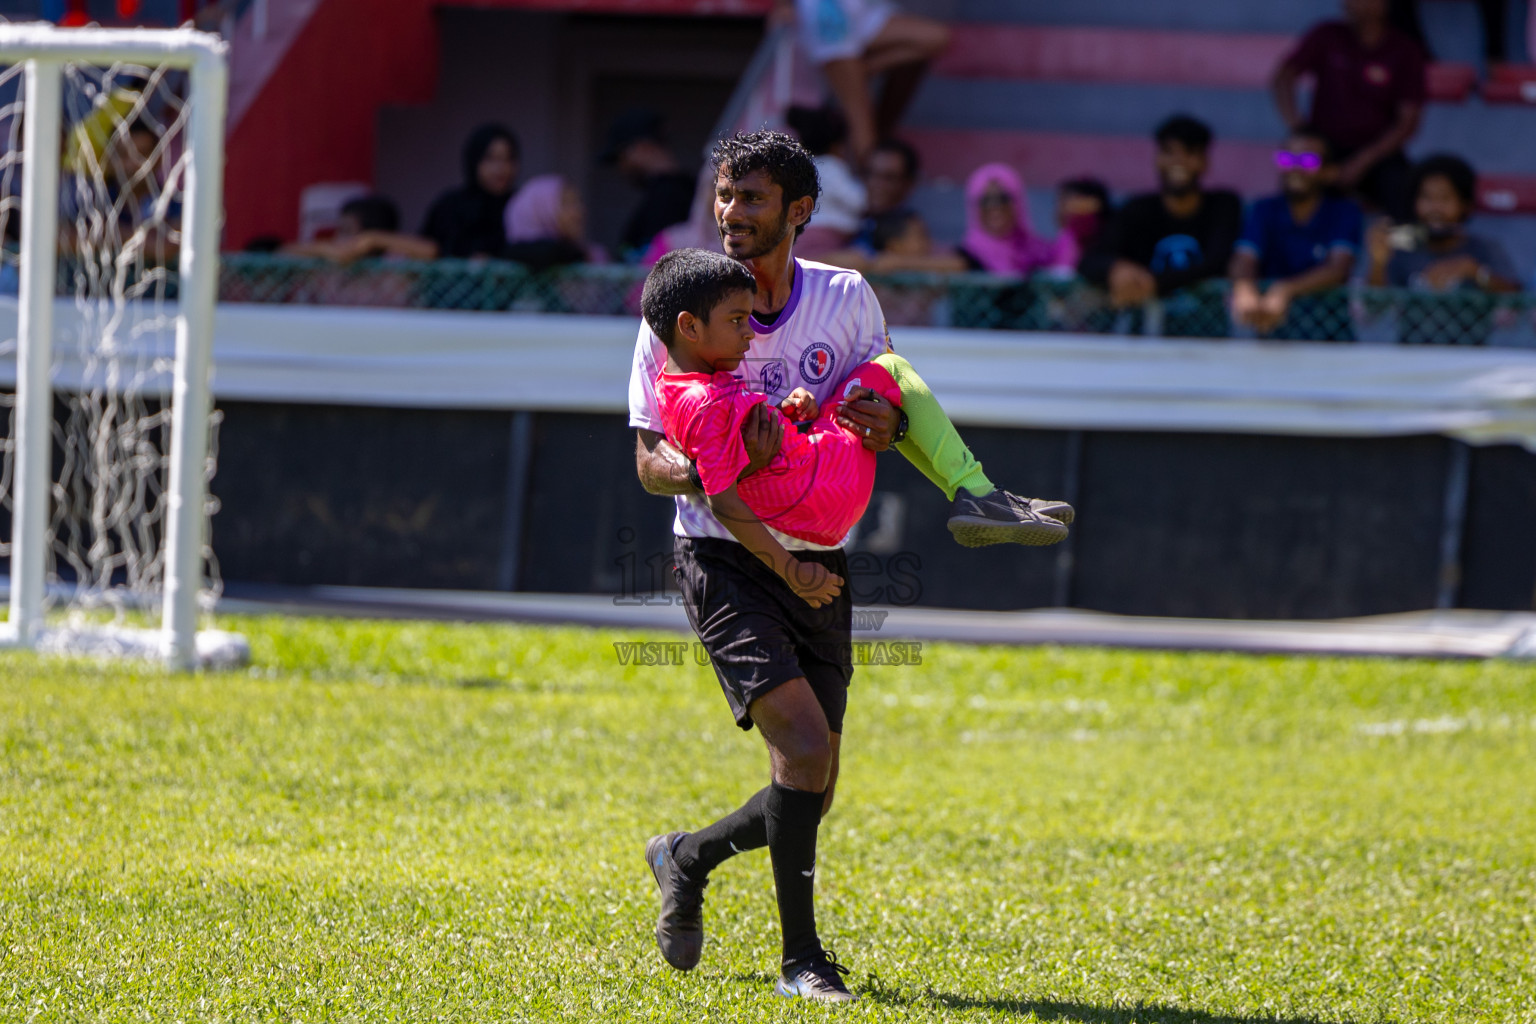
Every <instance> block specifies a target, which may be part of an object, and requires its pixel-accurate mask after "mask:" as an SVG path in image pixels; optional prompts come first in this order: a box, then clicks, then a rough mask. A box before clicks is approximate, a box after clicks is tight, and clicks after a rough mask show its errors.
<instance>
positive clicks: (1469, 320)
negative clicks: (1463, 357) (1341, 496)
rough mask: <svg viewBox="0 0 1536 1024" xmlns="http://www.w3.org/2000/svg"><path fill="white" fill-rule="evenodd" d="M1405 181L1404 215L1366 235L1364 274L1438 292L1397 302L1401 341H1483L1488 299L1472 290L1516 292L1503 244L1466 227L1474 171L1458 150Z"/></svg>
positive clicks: (1383, 282)
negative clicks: (1409, 216)
mask: <svg viewBox="0 0 1536 1024" xmlns="http://www.w3.org/2000/svg"><path fill="white" fill-rule="evenodd" d="M1411 188H1412V192H1411V195H1412V196H1413V220H1412V222H1411V223H1409V224H1406V225H1403V226H1401V227H1397V228H1393V227H1391V226H1389V225H1388V224H1386V223H1385V222H1382V223H1380V224H1377V225H1375V226H1374V227H1373V228H1372V230H1371V232H1370V234H1369V236H1368V239H1367V248H1368V249H1369V252H1370V270H1369V273H1368V275H1367V280H1368V281H1369V283H1370V284H1371V285H1372V286H1374V287H1378V288H1379V287H1386V286H1390V287H1393V288H1408V289H1412V290H1414V291H1421V292H1433V293H1438V294H1439V295H1440V296H1441V297H1440V299H1439V300H1437V301H1435V302H1433V303H1425V302H1414V301H1412V300H1408V301H1405V303H1404V305H1403V308H1402V309H1401V310H1400V313H1399V328H1398V334H1399V340H1401V341H1402V342H1404V343H1406V344H1415V343H1416V344H1442V345H1443V344H1463V345H1469V344H1470V345H1480V344H1483V343H1484V342H1486V341H1487V340H1488V334H1489V333H1490V332H1491V330H1492V317H1491V306H1490V304H1489V303H1487V302H1486V301H1483V300H1480V297H1481V296H1483V295H1486V294H1488V293H1497V292H1517V291H1519V290H1520V282H1519V275H1518V273H1517V272H1516V271H1515V268H1514V265H1513V264H1512V263H1511V262H1510V259H1509V255H1508V254H1507V253H1506V252H1505V251H1504V247H1503V246H1501V245H1499V243H1498V242H1496V241H1494V240H1493V239H1491V238H1484V237H1482V236H1480V235H1475V234H1472V233H1471V232H1469V231H1468V230H1467V221H1468V220H1469V219H1471V216H1472V209H1473V202H1474V200H1475V198H1476V195H1477V172H1475V171H1474V170H1473V169H1472V166H1471V165H1470V164H1468V163H1467V162H1466V161H1465V160H1463V159H1461V158H1460V157H1458V156H1451V155H1449V154H1444V153H1442V154H1437V155H1435V156H1431V157H1428V158H1426V159H1425V160H1423V161H1422V162H1421V163H1420V164H1419V165H1418V166H1417V167H1415V168H1414V169H1413V177H1412V185H1411ZM1451 295H1456V296H1459V297H1461V299H1462V300H1463V301H1456V300H1454V299H1451V298H1450V296H1451ZM1469 299H1470V301H1466V300H1469Z"/></svg>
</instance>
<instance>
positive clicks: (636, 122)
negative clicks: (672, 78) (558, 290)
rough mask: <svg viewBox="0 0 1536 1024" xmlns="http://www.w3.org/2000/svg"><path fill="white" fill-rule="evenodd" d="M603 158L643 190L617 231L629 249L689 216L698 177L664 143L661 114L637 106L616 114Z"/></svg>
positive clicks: (638, 250) (642, 247)
mask: <svg viewBox="0 0 1536 1024" xmlns="http://www.w3.org/2000/svg"><path fill="white" fill-rule="evenodd" d="M602 160H603V162H604V163H606V164H609V165H612V166H614V167H615V168H617V169H618V171H619V173H620V174H622V175H624V177H625V178H626V179H628V180H629V182H630V184H632V185H634V186H635V187H636V188H638V189H639V190H640V192H641V196H640V202H639V203H638V204H637V205H636V206H635V209H634V212H633V213H631V214H630V215H629V219H628V220H626V221H625V222H624V229H623V231H622V232H620V234H619V240H620V243H621V244H622V245H623V246H624V249H625V251H626V253H627V254H629V255H630V256H635V255H638V254H639V253H641V252H643V251H645V249H646V247H647V246H649V245H650V244H651V240H652V239H654V238H655V237H656V236H657V234H659V233H660V232H661V231H663V230H665V229H666V228H669V227H671V226H672V225H674V224H680V223H682V222H683V221H686V220H687V219H688V214H689V211H690V209H691V207H692V205H693V196H694V192H695V190H696V188H697V184H698V183H697V181H696V179H695V178H694V176H693V175H692V174H689V173H688V172H686V171H685V170H683V167H682V165H681V164H680V163H678V160H677V156H676V155H675V154H674V153H673V152H672V150H671V149H670V148H668V146H667V144H666V141H665V135H664V133H663V131H662V117H661V115H660V114H658V113H656V112H655V111H654V110H643V109H638V108H637V109H635V110H628V111H625V112H624V113H623V114H620V115H619V117H618V118H616V119H615V120H614V122H613V124H612V125H610V126H609V128H608V142H607V145H606V146H604V148H603V153H602Z"/></svg>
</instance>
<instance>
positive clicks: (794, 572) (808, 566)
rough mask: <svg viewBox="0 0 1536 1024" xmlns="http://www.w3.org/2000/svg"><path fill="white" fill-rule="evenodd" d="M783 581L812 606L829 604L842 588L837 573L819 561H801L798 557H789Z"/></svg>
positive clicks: (840, 579)
mask: <svg viewBox="0 0 1536 1024" xmlns="http://www.w3.org/2000/svg"><path fill="white" fill-rule="evenodd" d="M784 581H785V582H786V583H788V584H789V587H790V589H791V590H793V591H794V592H795V593H797V594H799V595H800V596H801V597H803V598H805V603H806V604H808V605H810V606H811V607H812V608H820V607H821V606H822V605H824V604H831V603H832V599H833V598H834V597H836V596H837V595H838V594H839V593H841V592H842V589H843V578H842V577H841V576H839V575H838V574H837V573H835V572H832V571H831V570H830V569H828V568H827V567H826V566H824V565H822V564H821V563H820V562H802V561H800V560H799V559H798V558H792V559H790V562H789V568H788V570H787V571H786V572H785V574H784Z"/></svg>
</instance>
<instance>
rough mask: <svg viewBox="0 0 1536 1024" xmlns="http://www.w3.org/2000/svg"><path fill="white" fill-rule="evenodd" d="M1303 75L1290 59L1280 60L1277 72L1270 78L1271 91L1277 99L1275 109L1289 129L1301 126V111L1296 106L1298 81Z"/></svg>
mask: <svg viewBox="0 0 1536 1024" xmlns="http://www.w3.org/2000/svg"><path fill="white" fill-rule="evenodd" d="M1300 77H1301V69H1299V68H1298V67H1296V65H1295V64H1293V63H1291V61H1289V60H1284V61H1281V62H1280V66H1279V67H1277V68H1275V74H1274V76H1273V77H1272V78H1270V80H1269V92H1270V95H1271V96H1273V97H1274V99H1275V109H1276V110H1278V111H1279V112H1280V120H1281V121H1283V122H1285V127H1286V130H1287V131H1295V130H1296V129H1297V128H1299V127H1300V126H1301V123H1302V120H1303V119H1302V116H1301V111H1300V110H1299V109H1298V108H1297V106H1296V81H1297V79H1299V78H1300Z"/></svg>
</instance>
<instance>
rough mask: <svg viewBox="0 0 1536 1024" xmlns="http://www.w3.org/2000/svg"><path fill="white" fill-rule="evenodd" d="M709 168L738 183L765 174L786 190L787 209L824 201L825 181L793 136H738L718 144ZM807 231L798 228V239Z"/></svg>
mask: <svg viewBox="0 0 1536 1024" xmlns="http://www.w3.org/2000/svg"><path fill="white" fill-rule="evenodd" d="M709 165H710V167H711V168H713V170H714V172H715V175H716V176H717V177H718V176H719V174H720V172H721V171H722V170H724V171H725V172H726V174H728V175H730V177H731V178H732V179H733V180H734V179H736V178H742V177H745V176H746V175H748V174H751V173H752V172H753V171H764V172H766V173H767V175H768V180H769V181H772V182H773V183H774V184H775V185H777V186H779V188H781V189H783V190H784V208H785V209H788V208H789V204H790V203H792V202H794V201H795V200H797V199H804V198H805V197H806V196H810V197H811V201H812V203H813V204H814V203H815V201H816V200H817V199H820V198H821V177H820V175H818V174H817V173H816V162H815V161H814V160H813V159H811V154H810V153H809V152H808V151H807V150H806V148H805V147H804V146H802V145H800V142H799V141H798V140H797V139H796V138H795V137H794V136H793V135H786V134H784V133H783V132H776V131H770V130H768V129H766V128H765V129H763V130H761V131H755V132H737V133H736V134H735V135H729V136H727V137H725V138H723V139H721V140H720V141H719V142H717V143H715V148H714V150H713V151H711V153H710V155H709ZM804 230H805V225H804V224H801V225H800V226H799V227H797V228H795V237H796V238H798V237H800V232H802V231H804Z"/></svg>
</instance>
